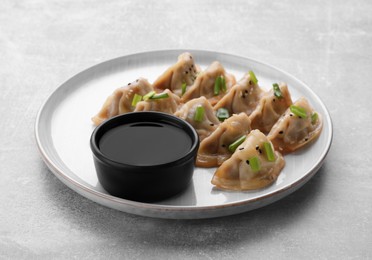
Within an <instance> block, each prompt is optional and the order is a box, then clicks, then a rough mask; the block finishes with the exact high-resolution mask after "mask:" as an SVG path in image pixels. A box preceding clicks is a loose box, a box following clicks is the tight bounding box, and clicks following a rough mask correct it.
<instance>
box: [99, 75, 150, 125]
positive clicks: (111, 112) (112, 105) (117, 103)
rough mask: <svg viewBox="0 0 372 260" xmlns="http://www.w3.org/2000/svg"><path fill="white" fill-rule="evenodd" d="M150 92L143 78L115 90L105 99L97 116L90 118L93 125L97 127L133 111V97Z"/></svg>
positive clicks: (148, 85) (148, 84)
mask: <svg viewBox="0 0 372 260" xmlns="http://www.w3.org/2000/svg"><path fill="white" fill-rule="evenodd" d="M152 90H153V88H152V86H151V84H150V83H149V82H148V81H147V80H146V79H144V78H139V79H137V80H136V81H134V82H132V83H129V84H128V85H126V86H124V87H120V88H118V89H116V90H115V91H114V93H112V94H111V95H110V96H109V97H108V98H107V99H106V101H105V103H104V104H103V106H102V108H101V110H100V111H99V112H98V114H97V115H95V116H94V117H93V118H92V121H93V123H94V124H95V125H99V124H100V123H102V122H103V121H104V120H106V119H109V118H111V117H114V116H117V115H121V114H124V113H128V112H132V111H133V110H134V106H132V100H133V97H134V95H135V94H138V95H141V96H143V95H145V94H146V93H148V92H150V91H152Z"/></svg>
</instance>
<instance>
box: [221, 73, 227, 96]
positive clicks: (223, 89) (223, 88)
mask: <svg viewBox="0 0 372 260" xmlns="http://www.w3.org/2000/svg"><path fill="white" fill-rule="evenodd" d="M221 90H222V91H223V92H226V90H227V87H226V79H225V77H223V76H221Z"/></svg>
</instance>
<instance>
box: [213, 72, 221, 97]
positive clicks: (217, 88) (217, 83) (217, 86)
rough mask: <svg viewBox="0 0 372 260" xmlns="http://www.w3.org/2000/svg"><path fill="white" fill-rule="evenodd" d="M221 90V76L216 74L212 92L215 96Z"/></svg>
mask: <svg viewBox="0 0 372 260" xmlns="http://www.w3.org/2000/svg"><path fill="white" fill-rule="evenodd" d="M220 90H221V76H218V77H217V78H216V80H215V81H214V89H213V94H214V95H215V96H217V95H219V94H220Z"/></svg>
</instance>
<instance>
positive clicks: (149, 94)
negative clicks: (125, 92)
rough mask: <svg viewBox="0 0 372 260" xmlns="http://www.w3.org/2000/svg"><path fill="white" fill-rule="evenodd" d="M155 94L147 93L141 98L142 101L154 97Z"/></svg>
mask: <svg viewBox="0 0 372 260" xmlns="http://www.w3.org/2000/svg"><path fill="white" fill-rule="evenodd" d="M155 94H156V92H155V91H150V92H149V93H147V94H146V95H144V96H143V100H145V101H146V100H148V99H149V98H151V97H152V96H153V95H155Z"/></svg>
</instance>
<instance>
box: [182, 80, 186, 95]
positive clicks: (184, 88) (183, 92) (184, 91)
mask: <svg viewBox="0 0 372 260" xmlns="http://www.w3.org/2000/svg"><path fill="white" fill-rule="evenodd" d="M181 88H182V96H183V94H185V93H186V82H184V83H182V87H181Z"/></svg>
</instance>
